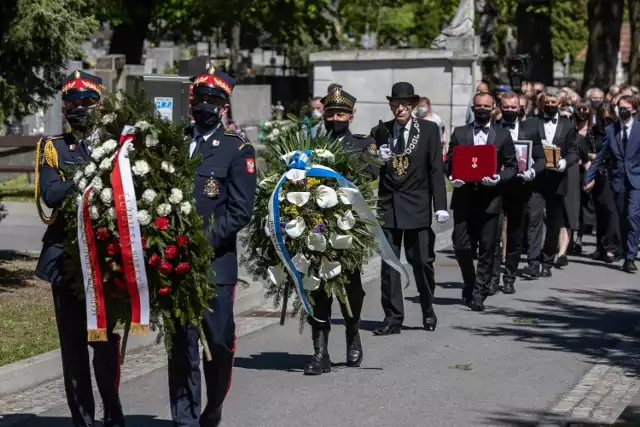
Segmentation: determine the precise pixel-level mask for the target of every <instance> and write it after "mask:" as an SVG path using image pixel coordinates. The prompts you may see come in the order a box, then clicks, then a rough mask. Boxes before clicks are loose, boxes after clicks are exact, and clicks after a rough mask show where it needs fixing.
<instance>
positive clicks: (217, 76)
mask: <svg viewBox="0 0 640 427" xmlns="http://www.w3.org/2000/svg"><path fill="white" fill-rule="evenodd" d="M191 81H192V82H193V93H194V94H204V95H214V96H220V97H222V98H225V99H229V98H230V97H231V93H232V92H233V88H234V87H235V86H236V81H235V80H234V79H233V78H232V77H231V76H229V75H228V74H226V73H224V72H222V71H220V70H218V69H217V68H215V67H214V66H213V65H212V66H211V67H209V70H208V71H207V72H206V73H205V74H200V75H199V76H195V77H192V78H191Z"/></svg>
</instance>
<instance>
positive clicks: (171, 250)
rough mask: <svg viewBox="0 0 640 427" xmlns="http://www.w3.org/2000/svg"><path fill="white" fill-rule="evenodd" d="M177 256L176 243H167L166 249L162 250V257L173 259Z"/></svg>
mask: <svg viewBox="0 0 640 427" xmlns="http://www.w3.org/2000/svg"><path fill="white" fill-rule="evenodd" d="M177 256H178V247H177V246H176V245H169V246H167V249H165V250H164V257H165V258H166V259H174V258H175V257H177Z"/></svg>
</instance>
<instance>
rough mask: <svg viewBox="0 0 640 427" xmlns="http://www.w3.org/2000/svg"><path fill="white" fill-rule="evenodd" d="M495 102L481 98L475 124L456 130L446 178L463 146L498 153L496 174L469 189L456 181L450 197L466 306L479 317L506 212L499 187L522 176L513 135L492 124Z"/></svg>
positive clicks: (475, 103) (476, 103)
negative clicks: (484, 147) (490, 146)
mask: <svg viewBox="0 0 640 427" xmlns="http://www.w3.org/2000/svg"><path fill="white" fill-rule="evenodd" d="M493 107H494V100H493V97H492V96H491V94H489V93H478V94H476V96H475V97H474V99H473V113H474V117H475V120H474V122H473V123H471V124H468V125H466V126H461V127H458V128H455V129H454V131H453V133H452V134H451V142H450V143H449V152H448V153H447V160H446V163H445V172H446V174H447V176H449V179H452V178H451V172H452V169H453V150H454V148H455V147H456V146H458V145H486V144H493V145H495V146H496V152H497V157H498V158H497V169H496V173H495V174H494V175H493V176H491V177H484V178H483V180H482V182H481V183H468V184H467V183H465V182H463V181H461V180H458V179H455V180H452V181H451V184H452V185H453V187H454V190H453V195H452V197H451V209H452V210H453V219H454V224H453V247H454V250H455V254H456V259H457V260H458V264H459V265H460V270H461V271H462V278H463V280H464V285H465V286H464V290H463V291H462V298H463V301H464V303H465V304H466V305H467V306H469V307H470V308H471V309H472V310H474V311H483V310H484V304H483V303H484V300H485V299H486V298H487V296H488V295H489V294H490V283H491V276H492V273H493V263H494V251H495V247H496V232H497V227H498V219H499V216H500V212H501V211H502V191H501V189H500V188H499V187H498V184H499V183H501V182H502V183H505V184H506V183H507V182H508V181H509V180H511V179H513V178H515V176H516V173H517V171H518V164H517V160H516V153H515V147H514V144H513V139H512V138H511V134H510V132H509V131H508V130H506V129H504V128H503V127H502V126H496V124H495V123H491V111H492V109H493ZM475 241H477V242H479V245H478V249H479V255H478V267H477V269H475V268H474V266H473V254H472V252H471V249H472V242H475Z"/></svg>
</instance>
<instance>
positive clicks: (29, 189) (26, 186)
mask: <svg viewBox="0 0 640 427" xmlns="http://www.w3.org/2000/svg"><path fill="white" fill-rule="evenodd" d="M29 175H30V174H27V173H23V174H20V175H18V176H16V177H15V178H11V179H7V180H5V181H2V182H0V200H3V201H7V202H32V201H33V184H32V183H30V182H29Z"/></svg>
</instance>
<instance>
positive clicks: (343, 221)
mask: <svg viewBox="0 0 640 427" xmlns="http://www.w3.org/2000/svg"><path fill="white" fill-rule="evenodd" d="M336 223H337V224H338V228H339V229H340V230H342V231H347V230H351V229H352V228H353V227H354V226H355V225H356V218H355V217H354V216H353V212H351V211H350V210H348V211H347V212H346V213H345V214H344V215H343V216H341V217H339V218H338V220H337V221H336Z"/></svg>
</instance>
